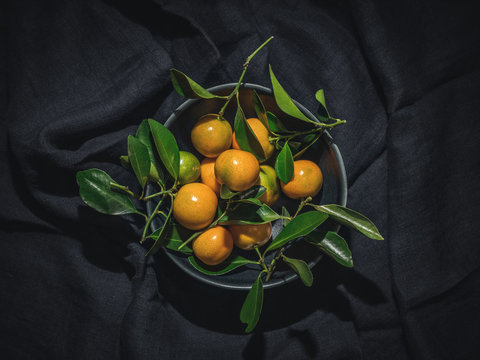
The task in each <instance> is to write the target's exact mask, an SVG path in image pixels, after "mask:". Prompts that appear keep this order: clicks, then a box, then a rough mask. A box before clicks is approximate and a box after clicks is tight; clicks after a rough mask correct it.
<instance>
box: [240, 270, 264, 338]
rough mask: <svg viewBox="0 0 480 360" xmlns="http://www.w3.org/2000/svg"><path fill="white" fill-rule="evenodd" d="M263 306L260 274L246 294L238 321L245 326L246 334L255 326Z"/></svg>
mask: <svg viewBox="0 0 480 360" xmlns="http://www.w3.org/2000/svg"><path fill="white" fill-rule="evenodd" d="M262 306H263V282H262V279H261V273H260V274H259V275H258V277H257V280H255V282H254V283H253V285H252V288H251V289H250V291H249V292H248V294H247V297H246V298H245V301H244V303H243V306H242V310H241V311H240V321H241V322H242V323H244V324H247V328H246V329H245V332H246V333H249V332H251V331H252V330H253V329H255V326H257V323H258V320H259V319H260V314H261V313H262Z"/></svg>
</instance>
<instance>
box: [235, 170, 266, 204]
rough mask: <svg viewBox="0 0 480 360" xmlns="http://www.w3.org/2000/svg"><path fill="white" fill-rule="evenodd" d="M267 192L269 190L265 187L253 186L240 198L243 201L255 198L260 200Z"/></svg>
mask: <svg viewBox="0 0 480 360" xmlns="http://www.w3.org/2000/svg"><path fill="white" fill-rule="evenodd" d="M260 171H262V169H260ZM265 191H267V189H266V188H265V186H262V185H254V186H252V187H251V188H250V189H248V190H245V191H244V192H243V193H242V194H241V195H240V198H241V199H244V198H252V197H253V198H255V199H258V198H259V197H260V196H262V195H263V194H264V193H265Z"/></svg>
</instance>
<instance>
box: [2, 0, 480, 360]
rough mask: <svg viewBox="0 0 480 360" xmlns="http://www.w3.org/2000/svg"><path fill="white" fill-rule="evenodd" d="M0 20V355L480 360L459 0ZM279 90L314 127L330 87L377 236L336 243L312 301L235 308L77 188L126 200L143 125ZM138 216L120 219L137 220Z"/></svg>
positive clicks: (294, 295)
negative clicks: (223, 92) (245, 321)
mask: <svg viewBox="0 0 480 360" xmlns="http://www.w3.org/2000/svg"><path fill="white" fill-rule="evenodd" d="M3 10H5V11H1V27H2V30H3V31H1V33H2V43H1V48H0V54H1V56H0V61H1V63H0V68H1V71H2V73H1V74H2V81H1V82H0V83H1V85H2V86H1V87H0V89H1V90H0V91H1V109H2V111H1V121H2V127H1V131H0V137H1V142H0V144H1V152H0V167H1V168H0V179H1V183H0V185H1V192H0V198H1V204H2V205H1V207H0V293H1V295H0V329H1V330H0V354H1V355H0V356H1V357H2V358H3V359H116V358H120V359H189V358H195V359H216V358H218V359H224V358H228V359H263V358H265V359H273V358H275V359H309V358H312V359H408V358H413V359H478V358H480V344H479V342H478V335H479V334H480V269H479V265H480V244H479V240H480V238H479V235H478V234H479V233H480V221H479V220H478V215H480V211H479V210H480V209H479V207H480V205H479V204H480V191H479V189H478V186H479V185H478V184H479V180H480V147H479V140H478V139H479V138H480V125H479V124H480V122H479V121H478V120H479V119H478V103H479V100H478V98H479V95H480V61H479V60H480V48H479V46H478V45H479V44H480V26H479V23H480V22H479V21H478V19H477V13H475V12H474V11H473V10H472V9H471V8H470V5H469V3H468V2H465V3H463V2H461V1H460V2H458V1H457V2H449V1H382V0H378V1H373V0H367V1H319V2H314V1H282V2H280V1H278V2H277V1H256V2H253V1H247V2H230V1H218V2H211V1H208V2H200V1H197V2H192V1H187V0H181V1H178V0H177V1H156V2H150V1H146V0H142V1H126V0H123V1H95V0H90V1H21V0H19V1H13V0H11V1H10V2H9V3H8V4H3ZM270 35H275V37H276V38H275V39H274V40H273V41H272V42H271V43H270V44H269V45H268V47H267V48H265V49H264V50H262V52H261V53H259V54H258V55H257V57H255V59H254V61H253V63H252V65H251V66H250V68H249V70H248V73H247V77H246V81H247V82H251V83H258V84H263V85H265V86H269V80H268V75H267V68H268V64H269V63H271V64H272V65H273V66H274V69H275V72H276V74H277V76H278V78H279V80H280V82H282V83H283V84H284V85H285V86H286V88H287V91H289V93H290V94H291V95H292V97H293V98H295V99H297V100H298V101H299V102H300V103H302V104H304V105H305V106H306V107H307V108H309V109H311V110H313V111H314V110H316V108H317V105H316V102H315V99H314V97H313V94H314V93H315V91H316V90H317V89H319V88H323V89H325V92H326V96H327V102H328V105H329V109H330V111H331V112H332V113H333V114H334V115H336V116H337V117H340V118H344V119H347V121H348V122H347V124H346V125H344V126H342V127H341V128H338V129H335V130H334V131H333V133H332V135H333V136H334V138H335V141H336V142H337V144H338V146H339V148H340V149H341V151H342V154H343V156H344V160H345V166H346V171H347V175H348V184H349V196H348V206H349V207H351V208H354V209H356V210H358V211H360V212H362V213H364V214H366V215H367V216H368V217H370V218H371V219H372V220H373V221H374V222H375V223H376V224H377V225H378V227H379V229H380V231H381V232H382V233H383V234H384V235H385V241H383V242H381V241H373V240H369V239H366V238H365V237H363V236H361V235H359V234H357V233H355V232H351V231H346V230H342V235H344V237H345V238H346V239H347V240H348V242H349V243H350V246H351V248H352V252H353V256H354V263H355V267H354V268H353V269H352V270H349V269H345V268H341V267H340V266H339V265H337V264H336V263H334V262H333V261H331V260H329V259H326V260H325V261H322V262H321V263H320V264H319V265H318V266H316V267H315V268H314V277H315V281H314V285H313V286H312V288H304V287H303V286H302V285H301V284H300V283H299V281H296V282H293V283H291V284H289V285H287V286H283V287H281V288H277V289H272V290H268V291H267V292H266V294H265V305H264V310H263V314H262V318H261V320H260V323H259V325H258V327H257V329H256V330H255V332H254V333H253V334H250V335H244V334H243V326H242V325H241V324H240V322H239V319H238V313H239V309H240V306H241V302H242V301H243V295H240V294H239V293H237V292H229V291H223V290H218V289H216V288H212V287H208V286H207V285H204V284H203V283H199V282H197V281H195V280H193V279H192V278H190V277H189V276H187V275H186V274H184V273H183V272H182V271H181V270H179V269H178V268H176V267H175V266H174V265H173V264H172V263H171V262H170V261H169V259H168V258H167V257H166V256H165V255H163V254H162V253H159V254H158V255H156V256H155V257H151V258H147V259H146V258H145V257H144V255H145V249H144V248H143V247H142V246H141V245H139V244H138V238H139V232H140V231H141V225H142V224H141V223H140V222H138V219H136V218H130V217H126V218H117V217H109V216H104V215H100V214H97V213H95V212H94V211H93V210H91V209H89V208H87V207H86V206H85V205H84V204H83V203H82V201H81V200H80V198H79V196H78V189H77V185H76V183H75V173H76V172H77V171H78V170H83V169H86V168H91V167H99V168H101V169H104V170H106V171H107V172H108V173H109V174H111V176H112V177H113V178H115V179H117V181H119V182H121V183H132V184H133V183H134V180H135V179H134V178H133V176H132V175H130V174H128V173H127V172H125V171H124V170H123V169H122V168H121V167H120V166H119V162H118V157H119V156H120V155H123V154H125V153H126V138H127V135H128V134H132V133H134V131H135V129H136V126H138V124H139V123H140V121H141V120H142V119H144V118H147V117H151V116H154V117H155V118H156V119H157V120H159V121H164V120H165V119H166V117H167V116H168V114H169V113H171V112H172V111H173V110H174V109H175V107H176V106H178V105H179V104H180V103H181V102H182V99H181V98H180V97H179V96H178V95H177V94H176V93H175V92H174V91H173V89H172V86H171V84H170V79H169V72H168V70H169V68H170V67H173V66H174V67H176V68H178V69H181V70H182V71H184V72H185V73H187V74H189V75H190V76H191V77H193V78H194V79H195V80H196V81H198V82H200V83H201V84H203V85H204V86H207V87H208V86H213V85H217V84H221V83H225V82H233V81H237V79H238V76H239V74H240V72H241V65H242V63H243V61H244V58H245V57H246V56H247V55H248V54H250V53H251V51H253V49H255V48H256V47H257V46H258V45H259V44H260V43H261V42H263V41H264V40H265V39H266V38H267V37H268V36H270ZM126 220H127V221H126Z"/></svg>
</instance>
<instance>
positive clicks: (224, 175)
mask: <svg viewBox="0 0 480 360" xmlns="http://www.w3.org/2000/svg"><path fill="white" fill-rule="evenodd" d="M259 172H260V166H259V164H258V160H257V159H256V158H255V156H253V155H252V154H251V153H249V152H247V151H243V150H236V149H230V150H226V151H224V152H223V153H221V154H220V156H219V157H218V158H217V160H216V161H215V177H216V178H217V181H218V182H219V183H220V184H225V185H226V186H227V187H228V188H229V189H230V190H232V191H244V190H247V189H249V188H251V187H252V186H253V185H255V183H256V182H257V180H258V174H259Z"/></svg>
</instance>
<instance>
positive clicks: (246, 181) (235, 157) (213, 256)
mask: <svg viewBox="0 0 480 360" xmlns="http://www.w3.org/2000/svg"><path fill="white" fill-rule="evenodd" d="M247 123H248V125H249V126H250V128H251V129H252V131H253V132H254V133H255V135H256V137H257V138H258V140H259V142H260V144H261V146H262V149H263V152H264V154H265V161H266V160H268V158H270V157H271V156H272V155H273V154H274V152H275V146H274V145H273V144H272V143H271V142H270V140H269V133H268V130H267V129H266V127H265V126H264V125H263V123H262V122H261V121H260V120H259V119H257V118H250V119H247ZM191 141H192V145H193V147H194V148H195V149H196V150H197V151H198V152H199V153H200V154H202V155H203V156H205V158H204V159H203V160H202V161H201V162H200V161H199V160H198V159H197V157H196V156H195V155H194V154H192V153H190V152H187V151H180V172H179V182H180V184H182V186H181V188H180V189H179V190H178V193H177V195H176V197H175V200H174V201H173V216H174V217H175V219H176V221H177V222H178V223H180V225H182V226H184V227H185V228H187V229H190V230H201V229H205V228H207V227H208V226H209V225H210V224H211V223H212V222H213V220H214V218H215V215H216V213H217V206H218V197H219V196H220V188H221V185H222V184H223V185H224V186H226V187H227V188H228V189H229V190H231V191H234V192H242V191H245V190H248V189H250V188H251V187H253V186H255V185H261V186H263V187H265V189H266V191H265V193H263V194H262V195H261V197H259V200H260V201H261V202H263V203H265V204H266V205H268V206H272V205H273V204H274V203H275V202H276V201H277V200H278V198H279V197H280V189H281V191H282V192H283V193H284V194H285V195H286V196H288V197H289V198H292V199H300V198H306V197H308V196H311V197H314V196H315V195H316V194H317V193H318V192H319V191H320V189H321V188H322V184H323V175H322V171H321V170H320V168H319V167H318V166H317V164H315V163H314V162H312V161H310V160H296V161H295V162H294V175H293V177H292V179H291V180H290V181H289V182H288V183H286V184H285V183H283V182H282V181H280V180H279V179H278V178H277V175H276V173H275V169H274V168H272V167H271V166H269V165H265V164H260V163H259V161H258V160H257V158H256V157H255V156H254V155H252V154H251V153H250V152H247V151H244V150H242V149H241V148H240V146H239V145H238V143H237V141H236V138H235V133H234V132H232V127H231V125H230V124H229V123H228V121H227V120H226V119H224V118H223V117H221V116H219V115H217V114H207V115H204V116H202V117H201V118H200V119H199V120H198V121H197V122H196V124H195V125H194V127H193V129H192V131H191ZM199 179H200V182H198V180H199ZM271 234H272V224H271V223H265V224H238V225H229V226H227V227H224V226H219V225H217V226H213V227H210V228H208V229H207V230H206V231H204V232H203V233H202V234H201V235H199V236H198V237H197V238H195V240H194V241H193V244H192V248H193V252H194V254H195V256H196V257H197V258H198V259H200V260H201V261H202V262H203V263H204V264H206V265H218V264H220V263H222V262H223V261H225V260H226V259H227V258H228V257H229V255H230V254H231V252H232V250H233V247H234V245H235V246H237V247H238V248H240V249H243V250H251V249H253V248H254V247H255V246H258V247H260V246H262V245H264V244H265V243H266V242H268V240H269V239H270V237H271Z"/></svg>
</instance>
